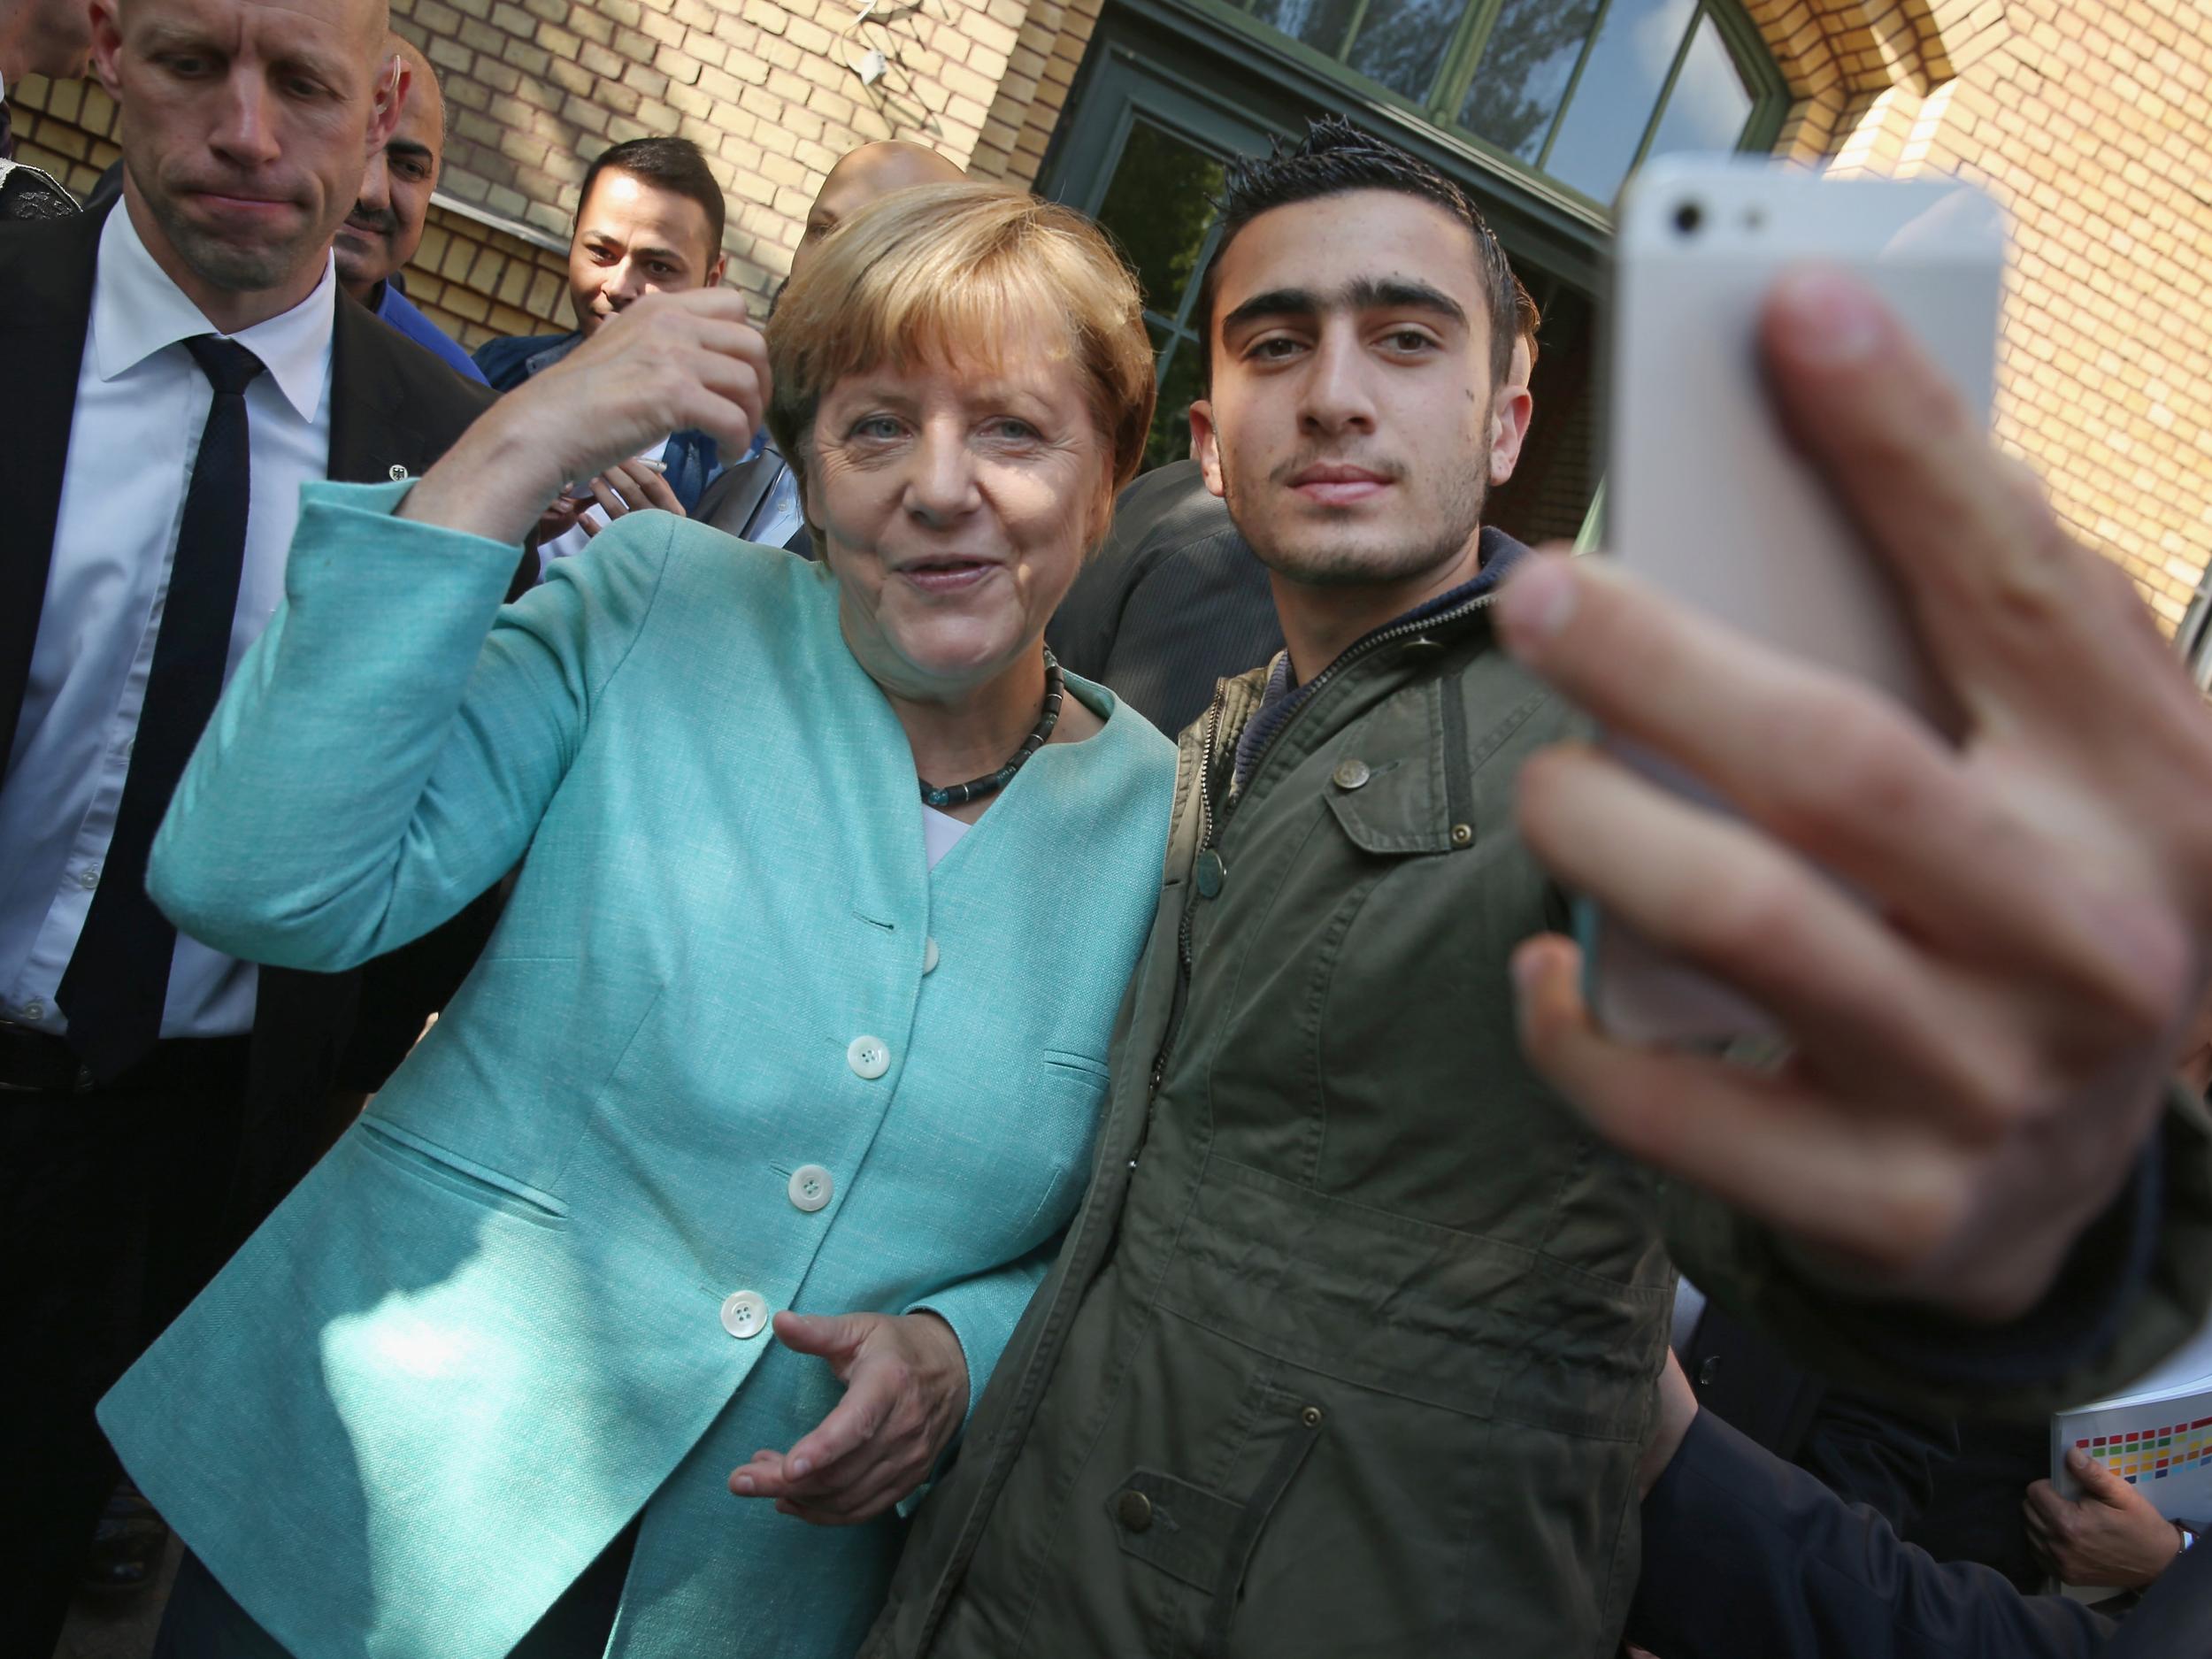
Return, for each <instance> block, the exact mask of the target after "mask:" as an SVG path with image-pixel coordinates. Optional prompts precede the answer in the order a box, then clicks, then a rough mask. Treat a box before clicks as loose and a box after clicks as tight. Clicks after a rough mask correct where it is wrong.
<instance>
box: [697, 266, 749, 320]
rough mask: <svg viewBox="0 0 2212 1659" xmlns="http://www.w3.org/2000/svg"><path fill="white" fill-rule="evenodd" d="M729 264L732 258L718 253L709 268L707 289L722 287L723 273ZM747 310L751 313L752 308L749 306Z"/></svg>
mask: <svg viewBox="0 0 2212 1659" xmlns="http://www.w3.org/2000/svg"><path fill="white" fill-rule="evenodd" d="M729 263H730V256H729V255H727V254H726V253H718V254H716V255H715V256H714V263H713V264H712V265H709V266H708V267H707V280H706V286H707V287H709V288H720V287H721V286H722V273H723V271H724V270H725V269H726V268H727V266H728V265H729ZM747 309H748V310H750V309H751V307H749V306H748V307H747Z"/></svg>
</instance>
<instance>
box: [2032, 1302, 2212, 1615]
mask: <svg viewBox="0 0 2212 1659" xmlns="http://www.w3.org/2000/svg"><path fill="white" fill-rule="evenodd" d="M2070 1447H2079V1448H2081V1449H2082V1450H2083V1451H2085V1452H2087V1453H2088V1454H2089V1455H2091V1456H2092V1457H2094V1458H2096V1459H2098V1460H2099V1461H2100V1462H2101V1463H2103V1464H2104V1465H2105V1467H2106V1468H2108V1469H2109V1470H2111V1471H2112V1472H2113V1473H2114V1474H2116V1475H2118V1476H2119V1477H2120V1478H2121V1479H2124V1480H2125V1481H2126V1482H2128V1484H2129V1485H2131V1486H2134V1487H2135V1488H2136V1489H2137V1490H2138V1491H2139V1492H2141V1493H2142V1494H2143V1495H2144V1496H2145V1497H2147V1498H2148V1499H2149V1500H2150V1501H2151V1502H2152V1503H2153V1504H2154V1505H2155V1506H2156V1508H2157V1509H2158V1512H2159V1513H2160V1514H2161V1515H2163V1516H2165V1517H2167V1518H2168V1519H2169V1520H2176V1521H2186V1522H2188V1523H2189V1524H2190V1525H2193V1526H2201V1525H2212V1325H2207V1326H2206V1327H2205V1328H2204V1329H2203V1330H2200V1331H2199V1332H2198V1333H2196V1335H2194V1336H2193V1337H2191V1338H2190V1339H2189V1340H2188V1341H2186V1342H2185V1343H2183V1344H2182V1345H2181V1347H2179V1348H2177V1349H2175V1350H2174V1352H2173V1353H2172V1354H2170V1355H2169V1356H2167V1357H2166V1359H2165V1361H2164V1362H2163V1363H2161V1364H2159V1365H2157V1366H2155V1367H2154V1368H2153V1369H2152V1370H2151V1371H2148V1372H2147V1373H2146V1374H2145V1375H2144V1376H2142V1377H2140V1378H2138V1379H2136V1381H2135V1382H2134V1383H2133V1384H2132V1385H2131V1386H2129V1387H2128V1388H2127V1389H2125V1390H2124V1392H2122V1393H2120V1394H2111V1395H2108V1396H2107V1397H2106V1398H2104V1399H2102V1400H2093V1401H2090V1402H2088V1403H2087V1404H2085V1405H2079V1406H2076V1407H2074V1408H2073V1409H2071V1410H2068V1411H2061V1412H2059V1413H2057V1414H2056V1415H2055V1417H2052V1419H2051V1484H2052V1485H2053V1486H2056V1487H2057V1488H2058V1490H2059V1492H2060V1494H2062V1496H2065V1497H2069V1498H2078V1497H2079V1496H2081V1483H2080V1482H2079V1481H2078V1480H2076V1479H2074V1478H2073V1477H2072V1476H2071V1475H2070V1474H2069V1473H2067V1471H2066V1452H2067V1449H2068V1448H2070ZM2060 1587H2061V1588H2062V1589H2063V1590H2064V1591H2065V1592H2066V1594H2069V1595H2071V1596H2075V1597H2077V1598H2078V1599H2080V1600H2082V1601H2099V1600H2101V1599H2102V1598H2103V1597H2105V1596H2108V1595H2110V1594H2113V1592H2112V1591H2111V1590H2110V1589H2108V1588H2103V1587H2100V1586H2093V1585H2072V1584H2069V1585H2062V1586H2060Z"/></svg>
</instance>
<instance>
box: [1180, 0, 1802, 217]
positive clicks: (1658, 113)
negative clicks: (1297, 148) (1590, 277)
mask: <svg viewBox="0 0 2212 1659" xmlns="http://www.w3.org/2000/svg"><path fill="white" fill-rule="evenodd" d="M1393 3H1395V4H1396V5H1397V6H1398V8H1399V15H1404V14H1406V13H1407V12H1409V11H1410V9H1411V8H1412V7H1413V6H1415V5H1417V4H1420V3H1421V0H1179V4H1181V6H1182V7H1183V8H1184V9H1186V10H1187V11H1189V12H1195V13H1197V14H1199V15H1202V16H1206V17H1211V18H1214V19H1217V20H1221V21H1226V22H1230V23H1232V24H1233V27H1237V28H1238V29H1239V30H1240V32H1242V33H1245V34H1247V35H1248V36H1249V37H1250V38H1252V39H1253V40H1254V41H1255V42H1256V43H1260V44H1263V46H1264V48H1265V49H1266V50H1269V51H1270V52H1271V53H1273V54H1276V55H1279V56H1280V57H1283V58H1288V59H1290V60H1291V61H1293V62H1294V63H1299V64H1302V65H1304V66H1305V67H1306V68H1307V69H1309V70H1310V71H1311V70H1317V71H1319V72H1320V73H1322V74H1323V75H1324V76H1325V77H1326V78H1327V79H1329V80H1331V81H1335V82H1337V83H1339V84H1340V85H1342V86H1344V87H1345V88H1347V89H1348V90H1350V91H1353V92H1354V93H1356V95H1357V96H1358V98H1359V100H1360V101H1361V102H1363V103H1368V104H1380V105H1383V106H1385V107H1395V108H1397V109H1399V110H1402V111H1411V112H1413V113H1415V114H1416V115H1417V118H1418V119H1420V120H1421V121H1423V122H1425V123H1427V124H1429V125H1431V126H1432V127H1436V128H1438V129H1440V132H1441V133H1442V134H1447V135H1448V136H1449V137H1450V138H1451V139H1452V140H1453V141H1454V142H1456V143H1459V144H1463V145H1465V146H1467V147H1468V148H1469V149H1470V150H1473V151H1474V152H1476V153H1477V154H1478V155H1480V156H1481V157H1484V158H1485V159H1486V160H1488V161H1490V162H1492V163H1493V164H1494V165H1496V166H1497V167H1498V168H1499V169H1501V170H1502V171H1503V172H1505V173H1509V174H1517V175H1519V176H1520V177H1522V178H1523V179H1525V180H1530V181H1532V182H1537V183H1540V185H1541V186H1542V187H1543V188H1545V189H1546V191H1547V193H1548V194H1551V193H1556V194H1559V195H1562V196H1564V197H1565V198H1566V200H1567V201H1568V202H1569V203H1571V204H1581V205H1582V207H1583V209H1584V211H1585V212H1586V213H1587V214H1588V216H1589V217H1590V218H1592V219H1595V220H1597V221H1598V222H1600V223H1602V222H1603V220H1604V219H1605V217H1606V215H1607V213H1608V211H1609V208H1610V205H1611V196H1610V195H1608V196H1602V197H1601V196H1597V195H1595V194H1593V193H1592V191H1591V190H1590V189H1588V188H1586V187H1585V186H1582V185H1578V184H1577V183H1576V182H1575V181H1574V180H1572V179H1568V178H1561V177H1559V176H1557V175H1556V174H1555V173H1552V172H1551V171H1550V170H1549V166H1548V164H1550V163H1552V162H1553V161H1554V160H1555V159H1556V158H1557V157H1556V152H1557V150H1558V146H1559V143H1560V140H1561V137H1562V134H1564V133H1565V132H1566V131H1567V129H1568V127H1569V124H1570V122H1571V119H1572V118H1573V116H1574V113H1575V107H1576V105H1575V100H1576V97H1577V96H1578V94H1579V93H1580V92H1582V91H1583V90H1584V84H1585V80H1586V76H1587V74H1588V72H1589V70H1590V68H1591V65H1592V62H1593V59H1594V58H1595V57H1596V56H1597V54H1598V50H1599V48H1600V45H1601V42H1604V41H1606V40H1607V38H1608V37H1607V24H1608V22H1609V20H1610V19H1614V17H1615V13H1616V12H1617V10H1618V11H1619V12H1621V14H1622V16H1623V17H1624V18H1625V19H1628V22H1629V24H1630V25H1631V26H1632V25H1633V23H1634V21H1635V18H1634V16H1633V15H1632V13H1631V12H1630V8H1631V7H1632V6H1636V5H1638V4H1648V0H1556V4H1558V5H1559V6H1560V7H1561V8H1562V9H1563V10H1568V9H1586V10H1587V11H1588V12H1589V14H1590V15H1589V21H1588V26H1587V28H1586V31H1585V32H1583V33H1582V34H1581V35H1580V36H1579V42H1580V43H1579V46H1578V48H1577V49H1576V50H1575V55H1574V61H1573V66H1572V69H1571V72H1570V73H1568V75H1567V78H1566V80H1565V82H1564V85H1563V89H1562V90H1561V91H1560V93H1559V95H1558V99H1557V103H1556V104H1555V106H1554V107H1553V109H1552V111H1551V113H1550V116H1549V118H1548V119H1547V120H1546V122H1545V123H1544V133H1543V138H1542V141H1541V143H1540V146H1539V147H1538V150H1537V153H1536V154H1535V156H1534V157H1527V156H1525V155H1522V154H1517V153H1516V151H1515V150H1513V149H1509V148H1507V147H1505V146H1503V145H1502V144H1500V143H1499V142H1495V140H1494V138H1492V137H1490V136H1487V135H1486V134H1483V133H1482V132H1480V131H1479V130H1476V129H1474V128H1472V127H1469V126H1468V125H1467V124H1466V123H1465V122H1464V121H1463V119H1462V116H1463V111H1465V109H1466V105H1467V102H1468V95H1469V92H1470V89H1471V88H1472V87H1473V86H1474V85H1475V83H1476V80H1477V77H1478V75H1479V73H1481V71H1482V65H1483V55H1484V53H1485V51H1486V50H1487V49H1488V48H1489V46H1490V45H1491V43H1492V42H1493V39H1494V38H1495V37H1496V36H1497V34H1498V28H1499V25H1500V23H1501V22H1502V21H1506V20H1508V19H1509V13H1515V12H1517V13H1518V14H1519V15H1520V16H1522V17H1523V18H1525V16H1526V15H1527V9H1528V0H1466V4H1464V5H1463V8H1462V9H1461V10H1460V12H1459V13H1458V15H1457V17H1456V19H1454V20H1453V21H1452V22H1451V24H1450V27H1449V31H1448V36H1447V38H1446V39H1445V40H1444V42H1442V44H1441V46H1440V49H1439V50H1438V51H1437V52H1436V53H1435V54H1434V55H1433V57H1432V59H1431V61H1433V62H1434V63H1435V65H1436V68H1435V71H1434V73H1433V74H1432V78H1431V79H1430V81H1429V83H1428V85H1427V86H1426V87H1425V88H1414V89H1411V90H1406V89H1402V88H1399V87H1396V86H1393V85H1391V84H1388V83H1387V82H1386V81H1380V80H1378V79H1376V78H1375V77H1374V76H1373V75H1372V74H1371V73H1364V72H1363V69H1362V68H1361V67H1360V65H1359V63H1358V62H1357V61H1356V60H1357V59H1358V58H1359V57H1360V52H1361V44H1362V40H1363V31H1364V30H1365V29H1366V28H1367V27H1368V25H1369V21H1370V19H1371V18H1373V17H1375V16H1376V15H1378V14H1379V12H1380V11H1381V10H1382V8H1383V7H1384V6H1386V5H1389V4H1393ZM1674 4H1675V5H1676V6H1677V7H1678V9H1679V11H1680V13H1681V15H1680V19H1679V21H1678V27H1679V31H1680V32H1679V35H1678V38H1677V39H1676V40H1675V42H1674V47H1673V53H1672V57H1671V60H1670V61H1669V62H1668V64H1667V65H1666V69H1665V73H1664V75H1663V78H1662V79H1661V80H1660V81H1659V83H1658V90H1657V93H1656V96H1655V97H1654V99H1653V103H1652V105H1651V108H1650V111H1649V112H1648V113H1647V116H1646V119H1645V120H1644V124H1643V127H1642V130H1641V132H1640V134H1638V135H1637V138H1636V142H1635V145H1634V148H1633V150H1632V153H1631V155H1630V157H1629V158H1628V160H1627V162H1626V164H1625V165H1624V167H1622V168H1621V170H1620V174H1621V177H1625V176H1626V175H1627V174H1629V173H1633V172H1634V171H1635V169H1636V168H1637V167H1638V166H1640V165H1642V163H1643V161H1644V159H1645V157H1647V156H1648V155H1649V154H1650V153H1651V149H1652V145H1653V142H1654V141H1655V139H1657V138H1658V137H1659V136H1660V133H1661V129H1662V127H1663V125H1664V123H1665V121H1666V118H1667V115H1668V112H1669V107H1670V104H1671V100H1672V99H1673V96H1674V95H1675V92H1676V90H1677V88H1678V87H1679V86H1680V84H1681V82H1682V78H1683V73H1684V71H1685V69H1686V67H1687V66H1689V65H1690V64H1691V61H1692V59H1693V57H1694V55H1695V53H1696V50H1697V48H1698V46H1699V43H1700V42H1701V41H1702V40H1705V39H1707V38H1709V35H1708V25H1709V26H1710V37H1712V38H1717V41H1718V42H1719V44H1720V46H1721V47H1722V48H1723V49H1724V51H1725V54H1726V58H1727V61H1728V63H1729V65H1730V66H1731V67H1732V68H1733V69H1734V71H1735V73H1736V75H1737V77H1738V79H1739V81H1740V82H1741V85H1742V88H1743V89H1744V90H1745V91H1746V92H1747V94H1748V95H1749V96H1750V100H1751V103H1750V109H1749V111H1748V112H1747V115H1746V117H1745V119H1744V121H1743V125H1742V127H1740V130H1739V131H1738V132H1737V134H1735V140H1734V148H1736V149H1739V150H1770V149H1771V148H1772V147H1773V144H1774V142H1775V140H1776V138H1777V137H1778V135H1779V134H1780V132H1781V127H1782V123H1783V121H1784V119H1785V118H1786V115H1787V113H1788V111H1789V106H1790V102H1791V98H1790V92H1789V87H1788V84H1787V82H1786V81H1784V79H1783V77H1782V73H1781V70H1780V68H1779V66H1778V65H1776V63H1775V61H1774V59H1773V57H1772V55H1771V53H1770V52H1769V50H1767V47H1766V43H1765V42H1764V40H1763V38H1762V37H1761V35H1760V34H1759V30H1758V27H1757V26H1756V25H1755V24H1754V23H1753V22H1752V21H1751V20H1750V19H1749V18H1748V17H1747V15H1746V14H1745V13H1744V12H1743V10H1742V7H1741V5H1740V4H1738V0H1674ZM1271 16H1279V17H1285V18H1288V17H1292V16H1295V17H1297V18H1298V19H1300V20H1301V25H1302V26H1303V24H1304V23H1305V22H1306V21H1308V20H1310V19H1322V21H1321V23H1319V24H1318V25H1317V27H1315V28H1311V29H1309V30H1308V33H1319V34H1321V35H1323V36H1324V37H1326V36H1328V35H1332V34H1333V35H1334V37H1335V38H1334V44H1333V50H1322V49H1321V48H1319V47H1317V46H1316V45H1315V44H1313V43H1311V42H1310V41H1309V40H1306V39H1302V38H1300V36H1299V35H1296V34H1292V33H1287V32H1286V31H1285V30H1283V29H1282V28H1280V27H1277V26H1276V25H1275V24H1274V23H1273V22H1271V20H1270V18H1271ZM1574 38H1575V37H1574V36H1572V35H1570V36H1569V37H1568V42H1569V43H1571V42H1572V41H1573V40H1574ZM1603 171H1606V172H1608V173H1609V172H1610V171H1611V169H1610V167H1609V166H1607V167H1606V168H1605V169H1603ZM1617 183H1618V180H1614V184H1615V188H1617ZM1592 209H1594V210H1595V211H1594V212H1590V210H1592Z"/></svg>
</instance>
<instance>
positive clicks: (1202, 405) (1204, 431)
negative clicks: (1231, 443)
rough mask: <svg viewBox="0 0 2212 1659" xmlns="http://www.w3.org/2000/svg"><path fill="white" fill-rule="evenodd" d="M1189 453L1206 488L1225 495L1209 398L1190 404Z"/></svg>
mask: <svg viewBox="0 0 2212 1659" xmlns="http://www.w3.org/2000/svg"><path fill="white" fill-rule="evenodd" d="M1190 453H1191V459H1193V460H1194V461H1195V462H1197V463H1198V471H1199V472H1200V473H1201V475H1202V476H1203V477H1204V479H1205V480H1206V488H1208V489H1210V490H1211V491H1213V493H1214V494H1215V495H1220V496H1223V497H1226V496H1227V495H1228V493H1229V491H1228V488H1227V486H1225V484H1223V483H1222V481H1221V446H1220V444H1219V443H1218V442H1217V441H1216V434H1215V432H1214V406H1213V403H1212V400H1211V399H1210V398H1204V397H1202V398H1200V399H1199V400H1198V401H1197V402H1196V403H1193V404H1192V405H1191V406H1190Z"/></svg>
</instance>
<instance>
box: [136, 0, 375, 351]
mask: <svg viewBox="0 0 2212 1659" xmlns="http://www.w3.org/2000/svg"><path fill="white" fill-rule="evenodd" d="M388 33H389V20H388V16H387V12H386V4H385V0H127V4H119V0H92V61H93V66H94V68H95V69H96V71H97V72H98V74H99V77H100V81H101V83H102V85H104V87H105V88H107V90H108V92H109V94H110V96H112V97H113V98H114V99H115V101H116V103H117V104H119V105H120V106H121V111H122V118H121V125H120V127H119V131H118V134H117V137H118V141H119V143H120V144H121V146H122V150H123V192H124V199H125V201H126V202H127V204H128V206H129V209H130V214H131V219H132V222H133V224H134V225H135V226H136V227H137V228H138V230H139V233H140V234H141V235H142V236H143V237H145V239H146V242H147V248H148V250H149V251H150V252H151V253H152V254H153V256H154V257H155V259H156V261H157V263H158V264H159V265H161V267H162V269H163V270H164V271H165V272H167V273H169V276H170V278H171V279H172V280H174V281H175V282H177V284H178V285H179V286H180V287H181V288H184V289H185V291H186V293H187V294H188V295H189V296H190V297H191V298H192V300H193V302H194V303H196V304H197V305H198V306H199V308H200V309H201V311H204V312H205V313H206V315H207V317H208V318H209V319H210V320H211V321H212V322H214V323H215V324H216V325H217V326H219V327H220V328H221V329H222V330H223V331H224V332H225V333H228V334H234V333H236V332H238V330H239V328H240V327H242V326H250V325H251V323H253V322H255V321H258V320H260V319H261V318H263V317H265V316H273V315H275V314H276V312H277V311H284V310H288V309H289V308H290V307H291V306H292V305H295V304H296V303H299V301H300V300H302V299H303V298H305V297H306V296H307V294H308V293H309V292H310V291H311V290H312V288H314V286H315V283H316V282H317V281H318V280H319V279H320V277H321V276H322V273H323V264H324V260H325V258H326V255H327V253H328V250H329V248H330V240H331V236H332V234H333V233H334V232H335V231H336V230H337V228H338V226H339V224H340V223H341V222H342V220H343V219H345V217H346V215H347V213H348V212H349V211H350V210H351V209H352V207H353V204H354V201H355V198H356V197H357V196H358V195H359V193H360V188H361V172H362V168H363V166H364V165H365V164H366V163H367V161H368V158H369V157H370V155H371V154H372V153H373V152H374V151H376V150H381V149H382V148H383V145H384V143H385V141H386V140H387V139H388V138H389V137H390V136H391V134H392V128H393V127H395V126H396V124H397V122H398V119H399V115H400V111H401V108H402V106H403V99H402V97H401V96H400V95H401V94H402V93H403V92H404V90H405V86H404V82H403V78H401V77H398V76H397V75H396V73H394V72H396V70H397V67H398V66H397V65H396V64H394V63H393V61H392V60H391V59H390V58H388V56H387V55H386V53H385V52H384V50H383V48H384V41H385V37H386V35H388ZM245 116H250V119H244V117H245Z"/></svg>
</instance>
